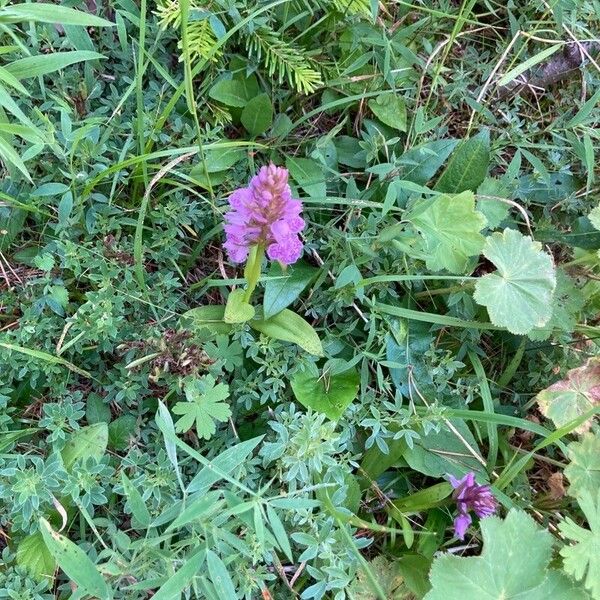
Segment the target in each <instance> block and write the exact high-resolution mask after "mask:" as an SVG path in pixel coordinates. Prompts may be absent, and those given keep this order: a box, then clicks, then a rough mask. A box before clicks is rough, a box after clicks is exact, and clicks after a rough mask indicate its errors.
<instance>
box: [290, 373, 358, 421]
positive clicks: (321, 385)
mask: <svg viewBox="0 0 600 600" xmlns="http://www.w3.org/2000/svg"><path fill="white" fill-rule="evenodd" d="M290 383H291V385H292V391H293V392H294V396H295V397H296V400H298V402H300V404H302V406H304V407H306V408H312V409H313V410H316V411H317V412H320V413H323V414H325V415H327V416H328V417H329V418H330V419H332V420H336V419H339V418H340V417H341V416H342V415H343V414H344V411H345V410H346V408H348V406H349V405H350V404H351V403H352V401H353V400H354V399H355V398H356V394H357V393H358V385H359V383H360V378H359V376H358V373H357V372H356V371H354V370H349V371H345V372H343V373H339V374H337V375H328V374H327V373H324V374H323V375H321V376H320V377H318V376H315V375H313V374H311V373H308V372H306V371H303V372H301V373H298V374H297V375H295V376H294V378H293V379H292V380H291V382H290Z"/></svg>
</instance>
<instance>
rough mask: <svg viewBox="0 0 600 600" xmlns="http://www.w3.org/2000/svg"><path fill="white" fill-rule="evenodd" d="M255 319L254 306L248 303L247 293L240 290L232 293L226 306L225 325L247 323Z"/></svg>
mask: <svg viewBox="0 0 600 600" xmlns="http://www.w3.org/2000/svg"><path fill="white" fill-rule="evenodd" d="M253 317H254V306H252V305H251V304H248V302H246V291H245V290H242V289H240V288H238V289H236V290H233V291H232V292H230V294H229V297H228V298H227V304H226V306H225V313H224V315H223V320H224V321H225V323H245V322H246V321H249V320H250V319H252V318H253Z"/></svg>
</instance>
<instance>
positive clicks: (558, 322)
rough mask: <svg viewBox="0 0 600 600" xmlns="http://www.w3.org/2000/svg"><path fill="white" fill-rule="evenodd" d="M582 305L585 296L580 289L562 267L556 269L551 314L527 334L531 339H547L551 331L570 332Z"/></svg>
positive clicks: (575, 323)
mask: <svg viewBox="0 0 600 600" xmlns="http://www.w3.org/2000/svg"><path fill="white" fill-rule="evenodd" d="M584 305H585V297H584V295H583V293H582V292H581V290H580V289H579V288H578V287H577V286H576V285H575V282H574V281H573V280H572V279H571V278H570V277H569V276H568V275H567V274H566V273H565V272H564V271H563V270H562V269H557V271H556V289H555V290H554V300H553V302H552V316H551V317H550V320H549V321H548V322H547V323H546V324H545V325H544V326H543V327H536V328H535V329H533V330H532V331H530V332H529V333H528V334H527V335H528V336H529V338H530V339H532V340H536V341H541V340H547V339H548V338H549V337H550V336H551V335H552V333H553V332H565V333H571V332H572V331H573V330H574V329H575V326H576V325H577V316H578V314H579V312H580V311H581V310H582V308H583V307H584Z"/></svg>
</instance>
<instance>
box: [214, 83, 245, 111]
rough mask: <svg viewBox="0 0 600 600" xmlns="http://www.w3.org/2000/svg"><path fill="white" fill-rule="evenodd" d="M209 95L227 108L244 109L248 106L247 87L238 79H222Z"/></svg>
mask: <svg viewBox="0 0 600 600" xmlns="http://www.w3.org/2000/svg"><path fill="white" fill-rule="evenodd" d="M208 95H209V96H210V97H211V98H213V99H214V100H217V101H218V102H221V103H223V104H225V105H227V106H236V107H239V108H243V107H244V106H246V104H248V101H249V100H250V98H249V97H248V94H247V90H246V86H245V85H244V84H243V83H242V82H241V81H239V80H237V79H222V80H221V81H217V83H215V85H213V86H212V87H211V88H210V90H209V92H208Z"/></svg>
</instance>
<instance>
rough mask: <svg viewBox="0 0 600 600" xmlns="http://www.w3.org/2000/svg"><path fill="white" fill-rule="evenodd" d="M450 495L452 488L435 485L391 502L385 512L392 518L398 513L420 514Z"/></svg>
mask: <svg viewBox="0 0 600 600" xmlns="http://www.w3.org/2000/svg"><path fill="white" fill-rule="evenodd" d="M450 494H452V486H451V485H450V484H449V483H445V482H444V483H436V484H435V485H432V486H429V487H427V488H425V489H422V490H419V491H418V492H415V493H414V494H410V495H409V496H405V497H404V498H398V499H397V500H393V501H392V502H391V505H390V506H388V507H387V509H386V510H387V512H388V514H389V515H390V516H391V517H394V518H396V516H397V515H398V511H400V512H401V513H414V512H421V511H424V510H429V509H430V508H433V507H434V506H437V505H438V504H439V503H440V502H441V501H442V500H445V499H446V498H447V497H448V496H450Z"/></svg>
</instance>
